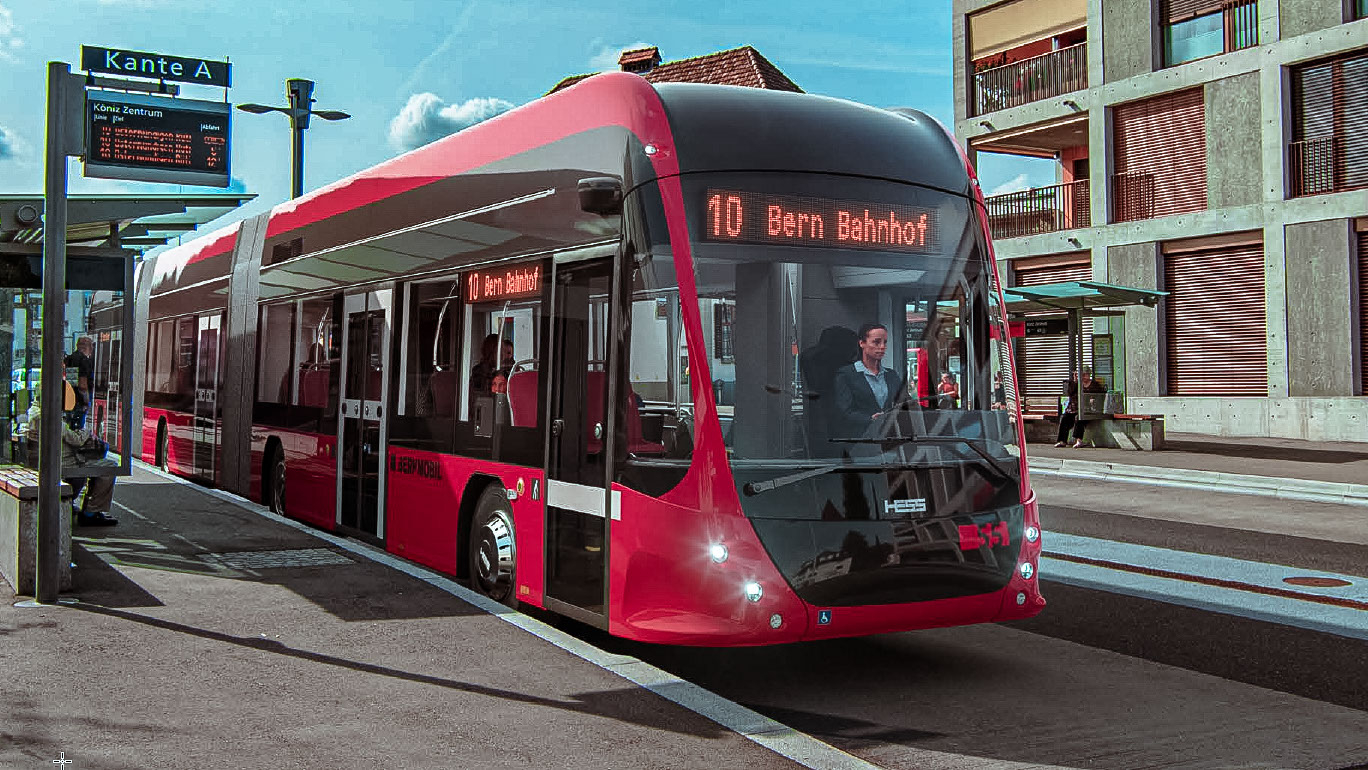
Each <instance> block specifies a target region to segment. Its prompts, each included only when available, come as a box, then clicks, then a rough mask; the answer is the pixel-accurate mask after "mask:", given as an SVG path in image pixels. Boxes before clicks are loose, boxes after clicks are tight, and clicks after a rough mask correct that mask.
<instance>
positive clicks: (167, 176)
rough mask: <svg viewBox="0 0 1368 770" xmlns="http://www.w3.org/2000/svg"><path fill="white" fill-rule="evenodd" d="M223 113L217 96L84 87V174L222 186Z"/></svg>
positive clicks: (225, 144)
mask: <svg viewBox="0 0 1368 770" xmlns="http://www.w3.org/2000/svg"><path fill="white" fill-rule="evenodd" d="M229 115H230V107H229V105H228V104H226V103H223V102H207V101H199V100H192V99H169V98H166V97H161V96H152V95H144V94H127V93H121V92H117V91H89V92H87V94H86V117H87V121H86V157H85V175H86V176H94V177H104V178H106V179H130V180H135V181H140V182H165V183H168V184H191V185H204V186H209V187H227V186H228V136H229V134H228V125H229Z"/></svg>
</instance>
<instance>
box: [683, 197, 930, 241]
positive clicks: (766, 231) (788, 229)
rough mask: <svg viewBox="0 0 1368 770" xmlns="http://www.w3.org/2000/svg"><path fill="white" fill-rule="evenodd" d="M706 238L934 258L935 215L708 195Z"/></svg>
mask: <svg viewBox="0 0 1368 770" xmlns="http://www.w3.org/2000/svg"><path fill="white" fill-rule="evenodd" d="M704 216H705V221H704V223H703V235H704V238H705V239H706V240H709V241H732V242H737V243H763V244H771V245H776V246H818V247H827V248H837V249H878V250H880V251H907V252H914V253H918V254H926V253H930V252H935V251H937V250H938V248H939V236H940V234H939V233H938V232H937V229H936V224H937V223H936V212H935V211H934V210H932V209H926V208H919V207H916V206H902V205H897V204H890V203H867V202H862V201H845V200H835V199H832V198H812V197H805V196H797V195H776V194H771V193H757V192H742V191H738V190H718V189H709V190H708V191H707V207H706V208H705V211H704Z"/></svg>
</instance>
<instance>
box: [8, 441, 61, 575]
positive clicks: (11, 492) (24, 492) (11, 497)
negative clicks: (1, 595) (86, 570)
mask: <svg viewBox="0 0 1368 770" xmlns="http://www.w3.org/2000/svg"><path fill="white" fill-rule="evenodd" d="M61 497H62V514H61V515H60V516H58V517H57V520H58V521H59V522H61V528H62V534H61V555H60V556H59V557H58V558H59V559H60V560H61V568H60V571H59V574H60V577H59V581H58V589H59V590H62V591H68V590H70V589H71V486H70V485H69V484H65V483H64V484H62V492H61ZM37 556H38V471H36V470H33V469H32V468H27V467H24V466H22V465H0V577H4V579H5V581H6V582H8V583H9V584H10V586H11V587H13V588H14V592H15V593H16V594H19V595H21V596H32V595H33V592H34V587H35V583H36V576H37V564H36V562H37Z"/></svg>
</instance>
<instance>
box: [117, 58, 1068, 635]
mask: <svg viewBox="0 0 1368 770" xmlns="http://www.w3.org/2000/svg"><path fill="white" fill-rule="evenodd" d="M986 220H987V214H986V212H985V210H984V207H983V202H982V198H981V195H980V193H979V191H978V186H977V182H976V180H975V179H974V176H973V173H972V171H971V170H970V168H969V165H968V163H967V161H966V159H965V157H964V155H963V153H962V152H960V150H959V149H958V146H957V145H956V144H955V142H954V140H953V139H952V138H951V137H950V136H949V135H948V134H947V133H946V132H945V130H944V129H943V128H942V127H941V126H940V125H939V124H938V123H936V122H935V121H934V120H933V119H931V118H929V117H928V116H926V115H924V114H922V113H919V112H916V111H910V110H900V111H888V110H879V109H874V108H871V107H866V106H862V105H858V104H853V103H850V102H845V101H841V100H837V99H830V98H825V97H820V96H812V95H807V94H794V93H780V92H772V91H763V90H757V89H745V88H732V87H725V86H708V85H696V84H661V85H652V84H650V83H648V82H646V81H645V80H643V79H642V78H640V77H637V76H635V75H630V74H626V73H609V74H603V75H599V76H596V77H593V78H589V79H587V80H585V81H583V82H581V83H579V84H577V85H575V86H574V87H572V88H569V89H566V90H565V91H562V92H559V93H556V94H553V95H551V96H547V97H545V98H542V99H539V100H537V101H535V102H533V103H531V104H528V105H526V106H524V107H522V108H519V109H516V110H513V111H511V112H509V113H506V114H504V115H502V116H500V117H497V118H495V119H493V120H490V121H487V122H485V123H481V124H479V125H477V126H474V127H473V128H470V129H467V130H465V131H462V132H461V133H459V134H456V135H454V136H449V137H447V138H445V139H442V140H440V141H437V142H434V143H432V144H430V145H428V146H426V147H423V148H420V149H418V150H415V151H413V152H410V153H407V154H405V155H402V156H400V157H397V158H394V159H393V160H390V161H387V162H385V163H382V164H380V165H379V166H376V167H374V168H372V169H369V170H367V171H363V172H361V173H359V174H357V175H355V176H353V177H350V178H347V179H344V180H341V181H339V182H337V183H334V184H331V185H329V186H327V187H325V188H323V189H320V190H317V191H315V192H313V193H311V194H309V195H307V196H305V197H303V198H299V199H297V200H293V201H290V202H287V203H284V204H281V205H279V206H277V207H276V208H275V209H274V210H273V211H271V212H269V213H267V214H262V215H260V216H257V217H255V218H252V219H248V220H245V221H243V222H240V223H238V224H235V225H233V226H231V227H229V228H226V229H223V230H220V231H218V232H216V233H213V234H211V235H208V236H207V237H204V238H202V239H200V240H197V241H195V242H193V243H188V244H186V245H183V246H180V247H177V248H175V249H172V250H169V251H167V252H165V253H163V254H161V255H160V256H159V257H157V258H155V260H149V261H148V263H147V264H144V265H143V266H142V269H141V270H140V272H139V279H138V301H139V312H140V313H143V315H141V316H140V317H141V318H146V319H147V329H146V345H145V352H146V369H145V376H146V380H145V389H144V390H145V393H144V403H143V409H142V414H143V422H142V431H141V437H142V450H141V456H142V457H143V458H144V459H145V460H147V461H149V462H154V463H156V464H158V465H160V466H161V467H163V468H166V469H169V470H170V471H172V472H173V473H177V474H181V475H185V476H190V477H195V478H198V479H201V480H203V481H206V482H210V483H213V484H216V485H218V486H220V487H222V488H225V489H228V490H231V491H234V492H236V493H239V494H242V495H244V496H247V497H250V498H252V499H256V500H260V501H262V502H264V503H265V504H267V505H269V506H270V507H271V508H272V509H274V510H275V511H277V512H279V513H282V514H284V515H287V516H289V517H291V518H294V519H298V520H301V521H305V522H310V523H312V524H315V525H318V526H320V527H323V528H325V529H329V530H334V531H337V532H340V533H344V534H347V535H350V536H354V537H358V538H361V539H365V540H368V541H371V542H374V543H377V544H380V545H383V547H384V548H385V549H386V550H388V551H389V552H391V553H394V554H396V555H398V556H401V557H404V558H407V559H410V560H413V561H415V562H418V563H421V564H424V565H427V566H430V567H432V568H435V569H437V570H440V571H442V572H446V573H449V574H452V575H457V576H461V577H468V578H469V580H470V584H471V585H472V586H473V587H474V588H475V589H476V590H478V591H480V592H481V593H483V594H485V595H486V596H488V597H490V598H492V599H495V600H497V601H500V602H504V603H506V604H509V605H516V604H517V603H518V602H525V603H527V604H529V605H534V606H537V607H542V608H546V609H549V610H552V611H555V612H558V613H562V614H565V615H567V616H571V617H574V618H576V619H579V620H581V621H584V622H587V623H590V624H593V625H596V626H598V627H600V628H604V629H607V630H608V631H609V632H611V633H613V634H616V635H619V636H623V637H627V638H631V639H637V640H644V641H650V642H662V643H674V644H698V645H752V644H771V643H779V642H793V641H799V640H809V639H823V638H831V637H840V636H851V635H860V634H872V633H879V632H887V631H898V630H906V629H917V628H929V627H935V626H947V625H957V624H967V623H978V622H986V621H997V620H1008V619H1013V618H1023V617H1028V616H1031V615H1034V614H1035V613H1037V612H1039V611H1040V609H1041V607H1043V606H1044V600H1043V599H1042V598H1041V596H1040V593H1039V590H1038V586H1037V581H1036V579H1035V576H1034V571H1035V565H1036V562H1037V560H1038V558H1039V554H1040V542H1039V541H1040V530H1039V523H1038V520H1037V516H1036V506H1035V500H1034V497H1033V496H1032V495H1031V493H1030V488H1029V484H1028V479H1027V474H1026V458H1025V455H1024V452H1023V440H1022V434H1021V430H1020V427H1019V424H1020V423H1019V420H1018V419H1016V417H1017V413H1018V409H1017V406H1016V403H1015V402H1016V398H1015V393H1014V386H1015V376H1014V371H1013V368H1012V363H1011V355H1010V351H1009V349H1008V347H1007V335H1006V326H1005V320H1004V313H1003V306H1002V299H1001V294H1000V291H999V288H998V283H997V280H996V278H995V272H994V271H995V267H994V261H993V254H992V250H991V246H990V242H989V239H988V233H987V229H986V226H985V222H986ZM867 327H876V328H874V331H872V332H871V334H870V336H869V337H868V338H866V339H864V340H862V339H860V338H859V334H860V332H861V330H863V329H865V328H867ZM879 330H882V332H883V333H882V334H879V333H878V332H879ZM884 337H886V338H887V339H888V340H891V341H892V342H891V344H889V345H887V347H886V349H885V348H883V347H880V348H879V350H880V351H881V352H883V351H886V352H883V359H882V368H883V371H884V374H883V375H882V376H873V375H870V374H866V373H864V372H865V371H867V370H861V369H859V368H857V363H858V365H859V366H861V367H862V366H863V363H859V362H862V361H863V360H864V359H863V358H862V345H868V346H870V347H871V348H872V346H873V345H874V343H873V342H872V341H871V340H873V339H875V338H879V339H883V338H884ZM946 375H948V377H947V379H948V380H949V381H950V382H951V383H953V385H954V387H953V388H940V387H938V386H937V384H938V383H939V382H941V381H942V377H943V376H946ZM995 375H996V376H1000V377H1001V378H1002V383H1004V384H1005V387H995V384H994V381H995ZM843 383H844V384H843ZM852 383H853V385H852ZM860 388H863V390H862V391H861V390H860ZM876 392H878V395H876ZM863 399H867V400H863ZM876 402H877V403H879V404H880V406H881V408H879V409H877V410H872V409H865V408H864V407H865V406H868V405H871V404H875V403H876ZM862 409H863V413H862V412H861V410H862ZM875 411H877V414H874V413H873V412H875Z"/></svg>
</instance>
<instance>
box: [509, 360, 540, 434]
mask: <svg viewBox="0 0 1368 770" xmlns="http://www.w3.org/2000/svg"><path fill="white" fill-rule="evenodd" d="M537 385H538V378H537V371H536V370H535V369H531V370H523V371H517V372H514V373H513V376H511V377H509V378H508V408H509V412H510V413H511V417H512V421H511V424H512V425H513V426H514V427H518V428H535V427H537V420H538V415H537V392H538V388H537Z"/></svg>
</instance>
